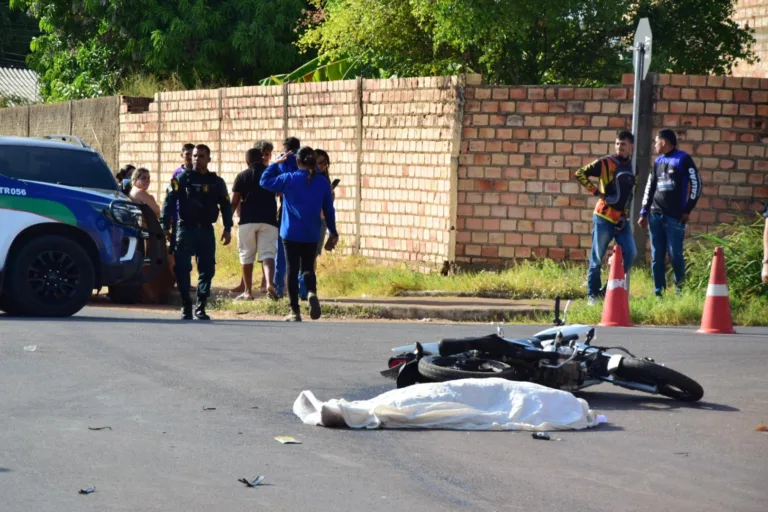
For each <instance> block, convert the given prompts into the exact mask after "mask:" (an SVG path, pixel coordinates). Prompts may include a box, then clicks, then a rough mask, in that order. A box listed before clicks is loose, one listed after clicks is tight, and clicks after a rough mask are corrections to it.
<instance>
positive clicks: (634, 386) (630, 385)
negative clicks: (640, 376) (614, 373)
mask: <svg viewBox="0 0 768 512" xmlns="http://www.w3.org/2000/svg"><path fill="white" fill-rule="evenodd" d="M610 382H611V384H614V385H615V386H619V387H622V388H626V389H631V390H633V391H644V392H645V393H650V394H652V395H657V394H658V393H659V388H658V387H657V386H649V385H648V384H640V383H639V382H631V381H628V380H621V379H617V378H616V377H614V378H613V379H612V380H611V381H610Z"/></svg>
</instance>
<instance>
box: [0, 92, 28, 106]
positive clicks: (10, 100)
mask: <svg viewBox="0 0 768 512" xmlns="http://www.w3.org/2000/svg"><path fill="white" fill-rule="evenodd" d="M29 104H30V101H29V100H27V99H26V98H22V97H21V96H16V95H15V94H2V93H0V108H7V107H21V106H23V105H29Z"/></svg>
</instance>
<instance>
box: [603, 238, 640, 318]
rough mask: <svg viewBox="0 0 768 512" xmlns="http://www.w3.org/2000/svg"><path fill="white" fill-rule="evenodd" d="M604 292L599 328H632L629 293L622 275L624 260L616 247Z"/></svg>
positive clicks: (619, 248)
mask: <svg viewBox="0 0 768 512" xmlns="http://www.w3.org/2000/svg"><path fill="white" fill-rule="evenodd" d="M606 290H607V291H606V294H605V304H604V305H603V319H602V321H601V322H600V326H601V327H632V321H631V320H630V317H629V293H628V292H627V280H626V275H625V274H624V259H623V258H622V256H621V247H620V246H618V245H616V246H615V247H614V248H613V256H611V271H610V273H609V276H608V286H607V287H606Z"/></svg>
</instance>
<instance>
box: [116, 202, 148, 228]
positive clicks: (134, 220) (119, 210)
mask: <svg viewBox="0 0 768 512" xmlns="http://www.w3.org/2000/svg"><path fill="white" fill-rule="evenodd" d="M109 215H110V217H112V219H113V220H114V221H115V222H117V223H119V224H123V225H125V226H131V227H134V228H138V227H139V226H141V220H142V219H141V210H139V209H138V208H137V207H136V206H134V205H132V204H128V203H117V202H115V203H112V204H111V205H109Z"/></svg>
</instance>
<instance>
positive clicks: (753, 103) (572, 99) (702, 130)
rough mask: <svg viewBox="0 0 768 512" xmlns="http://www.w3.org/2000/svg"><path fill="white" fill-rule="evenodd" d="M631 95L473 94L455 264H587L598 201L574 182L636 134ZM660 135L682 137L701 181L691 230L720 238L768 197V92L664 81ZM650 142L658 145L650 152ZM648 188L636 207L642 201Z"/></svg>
mask: <svg viewBox="0 0 768 512" xmlns="http://www.w3.org/2000/svg"><path fill="white" fill-rule="evenodd" d="M631 84H632V76H631V75H627V76H625V77H624V85H622V86H613V87H605V88H599V89H579V88H572V87H563V86H556V87H554V86H553V87H488V86H468V87H467V90H466V98H467V101H466V103H465V109H464V110H465V113H464V122H463V132H462V143H461V153H462V154H461V166H460V167H459V178H458V191H459V194H458V220H457V229H458V233H457V245H456V259H457V261H460V262H463V263H470V264H490V265H498V264H505V263H507V262H508V261H510V260H512V259H516V258H530V257H549V258H553V259H559V260H562V259H568V260H570V261H579V260H584V259H585V258H587V257H588V250H589V248H590V246H591V220H592V210H593V208H594V204H595V202H596V198H594V197H592V196H591V195H589V194H587V193H586V192H585V191H584V190H583V189H582V187H581V186H580V184H579V183H578V182H577V181H576V180H575V179H574V177H573V173H574V171H575V170H576V169H578V168H579V167H580V166H581V165H584V164H587V163H589V162H591V161H593V160H594V159H595V158H597V157H599V156H602V155H605V154H608V153H609V152H611V151H612V147H613V141H614V140H615V136H616V133H617V131H618V130H621V129H624V128H627V129H628V128H630V126H631V117H632V86H631ZM656 84H657V85H656V86H655V88H654V89H655V90H654V117H653V130H654V133H655V132H656V131H658V129H660V128H673V129H674V130H676V131H677V132H678V136H679V142H680V148H681V149H683V150H684V151H687V152H689V153H690V154H691V155H692V156H693V158H694V160H695V162H696V164H697V166H698V167H699V169H700V171H701V174H702V178H703V181H704V189H703V195H702V198H701V200H700V202H699V204H698V206H697V208H696V210H695V211H694V214H693V215H692V223H691V224H690V229H691V231H692V232H702V231H708V230H710V231H711V230H713V229H716V228H717V226H718V224H719V223H721V222H726V221H728V220H731V219H732V217H733V214H734V213H746V212H747V211H749V210H750V209H751V210H754V209H755V208H756V207H757V205H758V203H757V201H760V200H764V198H766V197H768V181H766V177H767V176H768V158H766V157H768V155H767V154H766V148H767V147H768V80H766V79H762V80H761V79H757V78H736V77H703V76H680V75H676V76H657V77H656ZM649 142H650V141H649ZM644 187H645V179H644V178H643V179H642V180H641V181H640V183H639V184H638V193H637V196H636V197H638V200H639V198H642V192H643V189H644Z"/></svg>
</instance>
